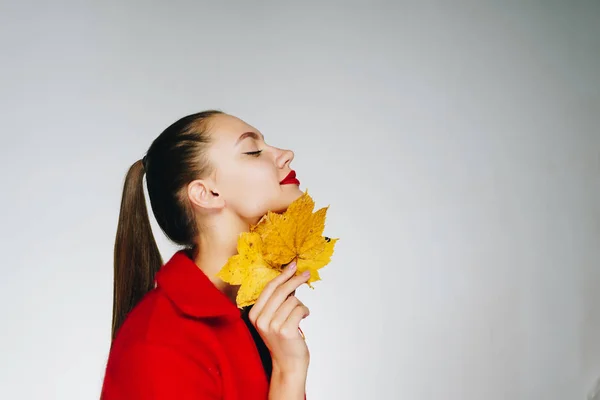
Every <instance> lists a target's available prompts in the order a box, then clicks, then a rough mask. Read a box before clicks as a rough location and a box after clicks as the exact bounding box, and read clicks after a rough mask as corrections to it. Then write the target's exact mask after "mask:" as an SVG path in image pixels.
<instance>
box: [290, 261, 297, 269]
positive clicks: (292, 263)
mask: <svg viewBox="0 0 600 400" xmlns="http://www.w3.org/2000/svg"><path fill="white" fill-rule="evenodd" d="M288 269H289V270H290V271H294V270H295V269H296V261H292V262H291V263H290V265H288Z"/></svg>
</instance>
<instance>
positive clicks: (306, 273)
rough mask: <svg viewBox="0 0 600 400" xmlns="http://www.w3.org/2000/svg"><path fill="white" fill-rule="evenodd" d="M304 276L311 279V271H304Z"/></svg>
mask: <svg viewBox="0 0 600 400" xmlns="http://www.w3.org/2000/svg"><path fill="white" fill-rule="evenodd" d="M302 276H303V277H305V278H307V277H309V276H310V271H304V272H303V273H302Z"/></svg>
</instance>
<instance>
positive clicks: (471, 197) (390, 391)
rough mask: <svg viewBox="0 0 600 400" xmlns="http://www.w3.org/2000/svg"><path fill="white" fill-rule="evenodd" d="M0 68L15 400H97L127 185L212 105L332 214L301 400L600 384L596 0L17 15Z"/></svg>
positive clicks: (56, 10)
mask: <svg viewBox="0 0 600 400" xmlns="http://www.w3.org/2000/svg"><path fill="white" fill-rule="evenodd" d="M0 49H1V53H0V56H1V64H0V71H1V72H0V87H1V90H0V110H1V121H0V124H1V125H0V131H1V134H2V142H1V145H0V149H1V150H0V156H1V157H0V160H1V161H0V162H1V164H0V166H1V167H2V169H1V174H2V175H1V176H2V180H1V188H2V189H1V193H2V196H1V198H0V209H1V212H2V216H1V226H2V240H1V246H2V247H1V254H2V257H3V262H2V267H1V268H2V275H1V279H0V321H1V325H0V326H1V328H0V332H1V340H0V360H1V367H0V368H1V369H0V397H1V398H3V399H10V400H17V399H36V400H37V399H44V400H48V399H60V400H67V399H74V400H75V399H77V400H81V399H97V398H98V396H99V393H100V387H101V383H102V378H103V373H104V367H105V362H106V358H107V355H108V350H109V344H110V342H109V341H110V326H111V311H112V256H113V244H114V243H113V242H114V236H115V231H116V227H117V217H118V211H119V204H120V195H121V189H122V184H123V179H124V176H125V173H126V171H127V169H128V167H129V166H130V165H131V164H132V163H133V162H134V161H136V160H138V159H139V158H141V157H142V156H143V155H144V153H145V151H146V150H147V148H148V146H149V145H150V143H151V141H152V140H153V139H154V138H155V137H156V136H157V135H158V134H159V133H160V132H161V131H162V130H163V129H164V128H165V127H166V126H168V125H169V124H170V123H172V122H174V121H175V120H176V119H178V118H180V117H182V116H184V115H186V114H189V113H192V112H196V111H199V110H203V109H207V108H219V109H222V110H223V111H226V112H229V113H231V114H234V115H236V116H239V117H241V118H242V119H244V120H246V121H247V122H248V123H250V124H252V125H254V126H255V127H257V128H258V129H260V130H261V131H262V132H263V133H264V135H265V136H266V138H267V140H268V141H269V142H270V143H271V144H274V145H277V146H279V147H284V148H291V149H293V150H294V151H295V153H296V158H295V160H294V162H293V164H292V166H293V167H294V168H295V169H296V171H297V172H298V177H299V179H300V180H301V181H302V188H304V189H308V190H309V193H310V194H311V195H312V196H313V198H314V199H315V201H316V202H317V206H319V207H320V206H325V205H330V209H329V212H328V218H327V227H326V231H325V232H326V233H327V234H328V235H329V236H332V237H339V238H340V241H339V242H338V245H337V247H336V249H337V250H336V253H335V255H334V257H333V260H332V262H331V264H329V265H328V266H327V267H325V269H323V270H322V278H323V280H322V281H321V282H318V283H317V284H315V290H310V289H308V288H303V289H302V290H300V291H299V293H298V295H299V296H300V297H301V298H302V300H303V301H304V302H305V303H306V304H307V305H308V306H309V307H310V308H311V312H312V313H311V316H310V317H309V318H308V319H306V320H305V321H304V322H303V325H302V326H303V329H304V331H305V333H306V335H307V340H308V344H309V347H310V350H311V355H312V360H311V367H310V370H309V378H308V384H307V392H308V398H309V400H329V399H411V400H412V399H415V400H420V399H423V400H425V399H427V400H429V399H452V400H481V399H493V400H501V399H502V400H504V399H511V400H521V399H522V400H538V399H540V400H541V399H544V400H545V399H551V400H575V399H584V398H585V397H586V395H587V393H588V392H589V391H590V390H591V389H592V387H593V385H594V382H595V381H596V379H597V378H598V377H600V4H599V2H598V1H567V0H564V1H546V2H544V1H535V2H534V1H507V2H503V1H496V2H487V1H486V2H476V1H472V2H450V1H446V2H437V3H433V2H422V1H414V2H402V1H396V2H391V1H390V2H377V1H374V2H367V1H364V2H343V3H342V2H339V3H334V2H326V1H323V2H307V1H303V2H264V1H255V2H250V1H249V2H232V1H226V2H206V3H203V2H199V1H191V0H188V1H168V2H167V1H163V2H158V1H150V2H141V1H140V2H138V1H115V0H110V1H95V2H75V1H73V2H63V1H54V2H43V1H12V2H7V1H2V3H1V5H0ZM153 223H154V221H153ZM154 226H155V227H156V225H154ZM155 234H156V237H157V240H158V241H159V243H160V248H161V251H162V253H163V258H165V259H168V258H169V257H170V256H171V255H172V253H173V251H174V250H175V249H176V248H175V247H174V246H172V245H171V244H170V243H169V242H168V241H167V240H166V239H165V237H164V236H163V235H162V233H161V232H160V230H158V229H156V230H155Z"/></svg>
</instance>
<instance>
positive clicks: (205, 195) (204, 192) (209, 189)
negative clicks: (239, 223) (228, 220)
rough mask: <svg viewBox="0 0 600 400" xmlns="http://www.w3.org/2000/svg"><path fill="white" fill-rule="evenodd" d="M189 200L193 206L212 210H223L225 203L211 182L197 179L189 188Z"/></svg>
mask: <svg viewBox="0 0 600 400" xmlns="http://www.w3.org/2000/svg"><path fill="white" fill-rule="evenodd" d="M187 191H188V198H189V199H190V201H191V202H192V204H194V205H196V206H198V207H200V208H204V209H210V210H217V209H221V208H223V207H224V206H225V201H224V200H223V198H222V197H221V196H219V193H218V191H217V190H216V188H215V187H214V186H213V185H212V183H211V182H210V181H209V180H205V179H197V180H195V181H192V182H191V183H190V184H189V185H188V187H187Z"/></svg>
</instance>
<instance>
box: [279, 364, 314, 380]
mask: <svg viewBox="0 0 600 400" xmlns="http://www.w3.org/2000/svg"><path fill="white" fill-rule="evenodd" d="M307 372H308V361H295V362H286V363H279V362H277V360H273V374H277V375H280V376H282V377H285V378H294V377H306V375H307Z"/></svg>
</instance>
